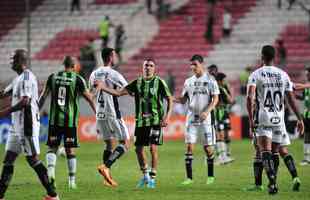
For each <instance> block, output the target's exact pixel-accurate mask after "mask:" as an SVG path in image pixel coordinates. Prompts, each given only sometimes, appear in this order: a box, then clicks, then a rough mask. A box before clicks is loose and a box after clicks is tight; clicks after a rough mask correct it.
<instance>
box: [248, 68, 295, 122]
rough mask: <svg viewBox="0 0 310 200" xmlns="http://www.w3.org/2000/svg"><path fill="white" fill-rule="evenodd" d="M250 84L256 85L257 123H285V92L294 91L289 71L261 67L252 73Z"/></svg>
mask: <svg viewBox="0 0 310 200" xmlns="http://www.w3.org/2000/svg"><path fill="white" fill-rule="evenodd" d="M249 86H256V108H255V120H257V121H256V123H257V124H258V125H261V126H281V125H282V124H284V97H285V92H286V91H293V83H292V82H291V80H290V78H289V76H288V75H287V73H286V72H284V71H283V70H281V69H279V68H277V67H274V66H264V67H261V68H259V69H257V70H255V71H254V72H253V73H252V74H251V75H250V77H249V80H248V87H249Z"/></svg>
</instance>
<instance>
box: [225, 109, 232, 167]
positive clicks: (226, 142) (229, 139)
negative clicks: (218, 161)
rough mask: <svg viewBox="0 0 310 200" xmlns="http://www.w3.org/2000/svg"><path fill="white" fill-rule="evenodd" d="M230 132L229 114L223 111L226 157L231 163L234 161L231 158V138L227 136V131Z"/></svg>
mask: <svg viewBox="0 0 310 200" xmlns="http://www.w3.org/2000/svg"><path fill="white" fill-rule="evenodd" d="M230 130H231V125H230V118H229V112H228V111H226V110H225V119H224V141H225V144H226V156H227V157H228V158H230V159H229V160H230V161H233V160H234V159H233V158H231V146H230V144H231V137H230V134H229V131H230Z"/></svg>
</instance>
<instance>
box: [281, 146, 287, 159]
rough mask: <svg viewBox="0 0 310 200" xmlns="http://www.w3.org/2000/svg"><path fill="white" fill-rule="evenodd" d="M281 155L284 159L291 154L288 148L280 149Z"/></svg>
mask: <svg viewBox="0 0 310 200" xmlns="http://www.w3.org/2000/svg"><path fill="white" fill-rule="evenodd" d="M279 153H280V156H281V157H282V158H284V157H285V156H287V155H288V154H289V153H288V149H287V148H282V147H281V148H280V149H279Z"/></svg>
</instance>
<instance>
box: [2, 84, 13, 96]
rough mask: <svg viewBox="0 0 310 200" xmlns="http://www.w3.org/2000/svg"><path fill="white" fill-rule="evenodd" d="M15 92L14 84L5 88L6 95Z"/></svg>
mask: <svg viewBox="0 0 310 200" xmlns="http://www.w3.org/2000/svg"><path fill="white" fill-rule="evenodd" d="M12 90H13V83H10V84H9V85H8V86H6V87H5V88H4V90H3V91H4V93H5V94H6V93H9V92H11V91H12Z"/></svg>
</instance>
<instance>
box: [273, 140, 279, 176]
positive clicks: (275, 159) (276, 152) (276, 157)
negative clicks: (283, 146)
mask: <svg viewBox="0 0 310 200" xmlns="http://www.w3.org/2000/svg"><path fill="white" fill-rule="evenodd" d="M271 145H272V161H273V166H274V173H275V178H277V174H278V169H279V164H280V160H279V151H280V144H279V143H274V142H272V144H271Z"/></svg>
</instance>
